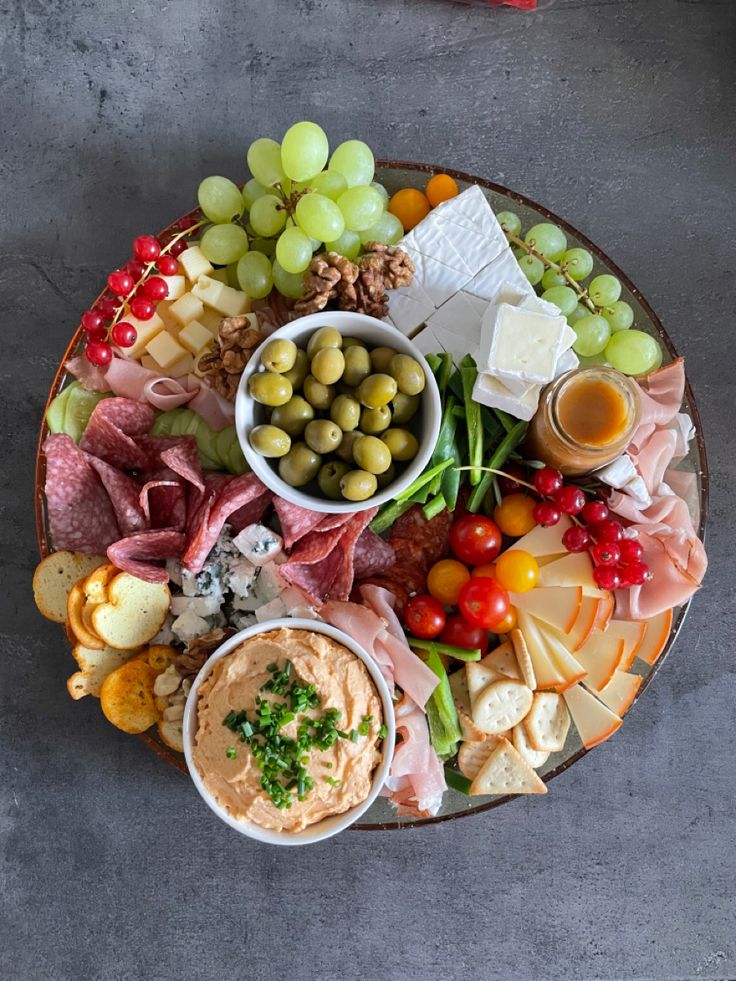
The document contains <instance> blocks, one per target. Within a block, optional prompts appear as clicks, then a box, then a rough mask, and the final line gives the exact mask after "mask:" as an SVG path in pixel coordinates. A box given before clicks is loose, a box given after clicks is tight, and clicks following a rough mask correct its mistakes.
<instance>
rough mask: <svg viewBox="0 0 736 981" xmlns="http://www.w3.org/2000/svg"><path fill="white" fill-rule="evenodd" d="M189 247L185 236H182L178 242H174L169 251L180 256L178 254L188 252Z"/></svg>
mask: <svg viewBox="0 0 736 981" xmlns="http://www.w3.org/2000/svg"><path fill="white" fill-rule="evenodd" d="M188 248H189V246H188V245H187V243H186V242H185V241H184V239H183V238H180V239H177V240H176V242H174V243H173V244H172V246H171V248H170V249H169V253H170V254H171V255H174V256H178V255H181V254H182V252H186V250H187V249H188Z"/></svg>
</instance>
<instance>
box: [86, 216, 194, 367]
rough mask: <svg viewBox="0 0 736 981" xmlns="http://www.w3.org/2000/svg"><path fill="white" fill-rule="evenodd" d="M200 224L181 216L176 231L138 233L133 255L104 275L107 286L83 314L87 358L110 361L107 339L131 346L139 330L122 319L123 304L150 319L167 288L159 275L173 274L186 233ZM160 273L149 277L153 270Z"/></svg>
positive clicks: (133, 311)
mask: <svg viewBox="0 0 736 981" xmlns="http://www.w3.org/2000/svg"><path fill="white" fill-rule="evenodd" d="M198 225H199V222H198V221H197V219H196V218H193V217H192V216H187V217H184V218H180V219H179V221H178V222H177V223H176V225H175V226H174V228H175V231H173V232H167V233H166V234H164V235H161V236H160V237H159V238H155V237H154V236H153V235H139V236H138V238H136V239H135V240H134V241H133V258H132V259H131V260H130V261H129V262H127V263H126V264H125V265H124V266H123V267H122V268H121V269H115V270H114V271H113V272H111V273H110V275H109V276H108V277H107V288H108V290H109V292H105V293H104V294H103V295H102V297H100V299H99V300H98V301H97V303H96V304H95V305H94V306H93V307H92V309H91V310H85V312H84V313H83V314H82V327H83V328H84V331H85V333H86V335H87V344H86V346H85V355H86V357H87V360H88V361H90V362H91V363H92V364H94V365H98V366H100V367H102V366H104V365H106V364H109V363H110V361H111V360H112V346H111V344H110V342H111V341H112V343H113V344H116V345H117V346H118V347H120V348H128V347H132V346H133V345H134V344H135V342H136V338H137V337H138V333H137V331H136V329H135V327H134V326H133V324H131V323H128V322H127V321H125V320H121V319H120V318H121V316H122V314H123V311H124V310H125V307H126V304H127V307H128V309H129V311H130V313H131V314H132V316H134V317H137V318H138V320H150V319H151V317H152V316H153V315H154V313H155V312H156V304H157V303H159V302H160V301H161V300H165V299H166V297H167V296H168V292H169V288H168V286H167V285H166V281H165V280H164V279H162V278H161V277H162V276H175V275H176V273H177V271H178V269H179V263H178V262H177V257H178V256H179V255H181V253H182V252H183V251H184V250H185V249H186V248H187V247H188V246H187V242H186V241H185V236H186V233H187V232H189V231H191V230H192V229H194V228H195V227H197V226H198ZM154 269H155V270H156V271H157V273H158V274H159V275H156V276H152V275H151V273H152V272H153V270H154Z"/></svg>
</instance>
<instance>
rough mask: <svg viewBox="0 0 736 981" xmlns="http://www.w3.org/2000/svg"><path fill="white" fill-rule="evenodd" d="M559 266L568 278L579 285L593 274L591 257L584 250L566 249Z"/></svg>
mask: <svg viewBox="0 0 736 981" xmlns="http://www.w3.org/2000/svg"><path fill="white" fill-rule="evenodd" d="M561 265H562V266H563V268H564V270H565V272H566V273H567V274H568V276H570V277H572V279H574V280H575V282H576V283H580V282H582V281H583V280H584V279H587V278H588V276H590V274H591V273H592V272H593V256H592V255H591V254H590V252H588V251H587V250H586V249H568V250H567V252H565V253H564V254H563V256H562V262H561Z"/></svg>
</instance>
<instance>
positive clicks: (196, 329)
mask: <svg viewBox="0 0 736 981" xmlns="http://www.w3.org/2000/svg"><path fill="white" fill-rule="evenodd" d="M178 340H179V343H180V344H183V345H184V347H185V348H186V349H187V351H190V352H191V353H192V354H194V355H199V354H201V353H202V351H204V350H205V348H207V347H210V345H211V344H212V343H213V341H214V338H213V337H212V334H211V333H210V331H208V330H207V328H206V327H205V326H204V325H203V324H200V322H199V321H198V320H190V321H189V323H188V324H187V325H186V327H182V329H181V331H180V332H179V338H178Z"/></svg>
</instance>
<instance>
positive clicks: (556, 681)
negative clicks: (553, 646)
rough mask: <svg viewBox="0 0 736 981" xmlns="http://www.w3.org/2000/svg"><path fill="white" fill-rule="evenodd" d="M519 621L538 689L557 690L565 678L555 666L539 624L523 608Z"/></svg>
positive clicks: (519, 614) (519, 613)
mask: <svg viewBox="0 0 736 981" xmlns="http://www.w3.org/2000/svg"><path fill="white" fill-rule="evenodd" d="M517 622H518V626H519V630H521V633H522V635H523V637H524V642H525V644H526V646H527V650H528V652H529V657H530V658H531V662H532V666H533V668H534V677H535V678H536V681H537V690H540V689H541V690H543V691H544V690H549V689H552V690H553V691H556V690H557V688H558V687H559V686H560V685H564V684H565V678H564V677H563V676H562V675H561V674H560V672H559V671H558V670H557V668H556V667H555V664H554V662H553V661H552V658H551V657H550V655H549V652H548V651H547V646H546V644H545V643H544V640H543V638H542V634H541V632H540V630H539V627H538V625H537V624H536V623H535V621H534V619H533V617H530V616H529V615H528V614H526V613H524V611H523V610H520V611H519V612H518V621H517Z"/></svg>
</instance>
